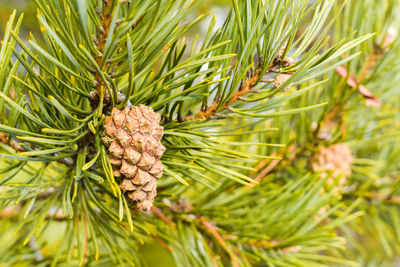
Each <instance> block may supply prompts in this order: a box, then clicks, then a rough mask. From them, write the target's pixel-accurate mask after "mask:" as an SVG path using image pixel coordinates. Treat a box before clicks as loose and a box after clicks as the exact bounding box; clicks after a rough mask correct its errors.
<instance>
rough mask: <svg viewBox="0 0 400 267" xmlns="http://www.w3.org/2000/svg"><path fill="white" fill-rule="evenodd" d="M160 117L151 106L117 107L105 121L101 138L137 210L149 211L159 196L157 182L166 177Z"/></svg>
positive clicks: (123, 188)
mask: <svg viewBox="0 0 400 267" xmlns="http://www.w3.org/2000/svg"><path fill="white" fill-rule="evenodd" d="M163 133H164V131H163V127H161V126H160V115H159V114H157V113H155V112H154V111H153V109H152V108H151V107H147V106H144V105H140V106H139V107H135V106H132V107H131V108H128V107H125V108H124V110H122V111H121V110H119V109H117V108H114V109H113V110H112V112H111V115H110V116H106V118H105V134H104V135H103V137H102V139H103V142H104V144H105V145H106V147H107V148H108V151H109V158H110V162H111V164H112V165H113V173H114V176H115V177H120V178H121V183H120V188H121V189H122V191H123V192H125V195H126V196H127V198H128V199H130V200H131V201H132V202H133V203H134V204H135V205H136V208H137V209H138V210H145V211H148V210H150V208H151V206H152V204H153V201H154V197H155V196H156V194H157V180H156V179H158V178H160V177H161V176H162V175H163V166H162V164H161V161H160V158H161V156H162V154H163V153H164V151H165V147H164V146H163V145H162V144H161V142H160V140H161V137H162V135H163Z"/></svg>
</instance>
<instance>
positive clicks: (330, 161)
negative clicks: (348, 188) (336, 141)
mask: <svg viewBox="0 0 400 267" xmlns="http://www.w3.org/2000/svg"><path fill="white" fill-rule="evenodd" d="M352 164H353V156H352V155H351V150H350V148H349V146H348V145H332V146H330V147H327V148H323V149H322V150H321V151H320V152H319V153H317V154H316V155H314V156H313V158H312V159H311V168H312V169H313V171H316V172H320V173H321V177H323V178H324V177H326V176H327V175H328V173H330V172H331V173H332V175H331V177H330V178H329V179H328V185H329V186H331V185H332V184H333V182H334V179H335V178H336V177H338V176H339V175H342V178H341V179H340V181H339V184H338V185H337V189H338V190H341V189H343V187H344V186H345V185H346V182H347V177H348V176H349V175H350V174H351V165H352Z"/></svg>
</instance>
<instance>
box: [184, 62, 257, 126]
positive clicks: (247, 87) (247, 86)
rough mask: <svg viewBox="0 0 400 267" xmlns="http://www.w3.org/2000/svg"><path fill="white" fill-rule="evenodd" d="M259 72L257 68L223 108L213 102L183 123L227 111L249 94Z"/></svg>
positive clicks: (218, 103)
mask: <svg viewBox="0 0 400 267" xmlns="http://www.w3.org/2000/svg"><path fill="white" fill-rule="evenodd" d="M260 72H261V68H259V69H258V70H257V71H256V72H255V73H253V74H252V75H251V77H250V78H249V79H247V80H246V81H245V82H244V83H243V85H242V86H241V87H240V88H239V90H237V91H236V92H235V93H234V94H233V95H232V96H231V98H230V99H229V100H228V101H227V102H226V103H225V104H224V105H223V106H220V101H218V102H215V103H214V104H212V105H211V106H209V107H208V108H207V109H206V110H204V111H200V112H199V113H197V114H195V115H193V116H190V117H187V118H186V119H185V121H191V120H198V119H204V120H206V119H208V118H209V117H211V116H215V115H216V114H217V113H218V112H219V111H221V110H223V109H229V106H230V105H231V104H233V103H235V102H236V101H239V100H241V99H242V98H243V97H244V96H245V95H246V94H248V93H250V92H251V90H252V89H253V87H254V83H255V82H256V81H257V80H258V78H259V74H260Z"/></svg>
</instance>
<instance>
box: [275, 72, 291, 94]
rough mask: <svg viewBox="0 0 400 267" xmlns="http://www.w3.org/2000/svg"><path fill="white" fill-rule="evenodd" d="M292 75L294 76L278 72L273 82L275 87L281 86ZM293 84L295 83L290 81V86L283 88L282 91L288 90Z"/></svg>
mask: <svg viewBox="0 0 400 267" xmlns="http://www.w3.org/2000/svg"><path fill="white" fill-rule="evenodd" d="M290 77H292V74H286V73H282V74H278V75H277V76H275V78H274V82H273V85H274V87H275V88H279V87H280V86H281V85H282V84H284V83H285V82H286V81H287V80H289V79H290ZM292 86H293V83H290V84H289V85H288V86H286V87H285V89H282V92H286V91H287V90H288V89H290V87H292Z"/></svg>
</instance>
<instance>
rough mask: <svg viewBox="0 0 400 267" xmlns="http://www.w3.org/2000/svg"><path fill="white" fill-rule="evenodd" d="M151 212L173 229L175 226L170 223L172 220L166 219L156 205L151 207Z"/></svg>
mask: <svg viewBox="0 0 400 267" xmlns="http://www.w3.org/2000/svg"><path fill="white" fill-rule="evenodd" d="M151 212H153V213H154V214H155V215H157V216H158V217H159V218H160V219H161V220H162V221H163V222H165V223H166V224H168V226H170V227H171V228H174V229H175V226H174V224H173V223H172V221H171V220H170V219H168V218H167V216H165V215H164V213H162V212H161V210H159V209H158V208H157V207H156V206H152V207H151Z"/></svg>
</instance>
